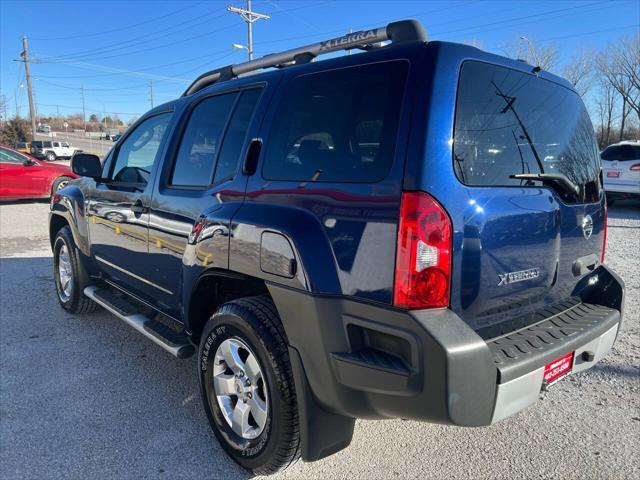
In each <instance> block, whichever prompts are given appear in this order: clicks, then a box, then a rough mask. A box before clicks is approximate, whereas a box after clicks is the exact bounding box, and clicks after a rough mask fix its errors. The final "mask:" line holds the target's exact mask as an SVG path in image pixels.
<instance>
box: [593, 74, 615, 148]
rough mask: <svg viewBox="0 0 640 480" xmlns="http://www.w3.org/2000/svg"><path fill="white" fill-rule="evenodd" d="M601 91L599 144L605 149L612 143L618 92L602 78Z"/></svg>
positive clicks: (598, 101)
mask: <svg viewBox="0 0 640 480" xmlns="http://www.w3.org/2000/svg"><path fill="white" fill-rule="evenodd" d="M599 83H600V89H599V92H598V93H599V94H598V97H597V100H596V106H597V111H598V117H599V121H600V128H599V129H598V144H599V145H600V146H601V147H605V146H607V145H609V144H610V143H611V128H612V126H613V121H614V113H615V108H616V90H615V89H614V88H613V86H612V85H611V83H609V82H608V81H607V79H606V78H603V77H601V78H600V82H599Z"/></svg>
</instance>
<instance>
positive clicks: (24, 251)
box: [0, 203, 640, 479]
mask: <svg viewBox="0 0 640 480" xmlns="http://www.w3.org/2000/svg"><path fill="white" fill-rule="evenodd" d="M47 213H48V204H47V203H15V204H1V205H0V242H1V243H0V254H1V257H2V258H1V259H0V292H1V294H0V295H1V298H0V317H1V318H0V369H1V370H0V478H5V479H18V478H29V479H31V478H93V477H97V478H141V477H143V478H167V479H168V478H171V479H174V478H198V479H202V478H220V477H224V478H247V477H248V475H247V473H246V472H245V471H243V470H241V469H240V468H239V467H237V466H236V465H235V464H234V463H233V462H231V461H230V460H229V459H228V458H227V457H226V456H225V454H224V453H223V451H222V449H221V448H220V447H219V445H218V443H217V442H216V440H215V438H214V436H213V434H212V433H211V432H210V430H209V426H208V424H207V420H206V418H205V415H204V412H203V409H202V408H201V405H200V399H199V396H198V390H197V379H196V375H195V370H196V361H195V357H194V358H191V359H188V360H177V359H174V358H173V357H171V356H170V355H169V354H167V353H165V352H164V351H163V350H161V349H160V348H159V347H157V346H156V345H154V344H153V343H152V342H150V341H148V340H146V339H145V338H144V337H142V336H141V335H140V334H138V333H137V332H135V331H134V330H133V329H131V328H130V327H128V326H126V325H125V324H124V323H123V322H121V321H120V320H118V319H116V318H115V317H114V316H112V315H110V314H108V313H106V312H104V311H100V312H98V313H95V314H93V315H89V316H85V317H76V316H71V315H68V314H66V313H64V312H63V310H62V309H61V308H60V307H59V306H58V303H57V300H56V295H55V290H54V287H53V280H52V278H51V276H52V266H51V265H52V262H51V251H50V248H49V244H48V237H47V227H46V225H47ZM639 247H640V204H637V203H636V204H631V203H626V204H622V203H621V204H617V205H616V206H615V207H613V208H611V209H610V213H609V243H608V252H607V262H608V263H609V264H610V265H611V266H612V267H613V268H614V269H615V270H616V271H617V272H618V273H619V274H620V275H621V276H622V277H623V278H624V280H625V282H626V284H627V300H626V312H625V313H626V315H625V322H624V324H623V327H622V332H621V334H620V335H619V337H618V341H617V343H616V345H615V347H614V350H613V353H612V354H611V355H609V357H607V358H606V359H605V360H604V361H602V362H601V363H600V364H598V365H597V366H596V367H594V368H593V369H591V370H590V371H589V372H585V373H582V374H577V375H575V376H572V377H569V378H568V379H567V380H565V381H563V382H560V383H559V384H557V385H556V386H555V387H554V388H553V389H552V390H551V392H550V393H548V394H547V396H546V397H545V398H544V400H542V401H540V402H538V403H537V404H536V405H534V406H533V407H531V408H530V409H528V410H527V411H525V412H522V413H521V414H519V415H517V416H516V417H514V418H511V419H508V420H506V421H504V422H502V423H500V424H498V425H495V426H493V427H489V428H478V429H460V428H453V427H443V426H438V425H429V424H423V423H417V422H405V421H400V420H393V421H359V422H358V423H357V425H356V431H355V435H354V438H353V443H352V445H351V447H350V448H348V449H347V450H345V451H343V452H341V453H339V454H337V455H334V456H332V457H329V458H327V459H325V460H323V461H320V462H317V463H311V464H304V463H301V462H299V463H298V464H296V465H295V466H293V467H292V468H290V469H289V470H288V471H287V472H286V473H285V474H283V475H281V477H283V478H285V477H286V478H300V477H304V478H392V477H401V478H405V477H406V478H409V477H410V478H445V477H446V478H496V477H500V478H510V479H511V478H522V477H527V478H550V477H554V478H563V479H566V478H579V479H585V478H640V455H638V452H640V306H639V305H640V253H639V252H640V248H639ZM276 478H278V477H276Z"/></svg>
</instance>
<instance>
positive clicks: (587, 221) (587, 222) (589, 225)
mask: <svg viewBox="0 0 640 480" xmlns="http://www.w3.org/2000/svg"><path fill="white" fill-rule="evenodd" d="M592 233H593V219H592V218H591V215H585V216H584V218H583V219H582V234H583V235H584V238H586V239H587V240H588V239H589V238H591V234H592Z"/></svg>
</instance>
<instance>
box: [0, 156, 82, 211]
mask: <svg viewBox="0 0 640 480" xmlns="http://www.w3.org/2000/svg"><path fill="white" fill-rule="evenodd" d="M77 177H78V176H77V175H76V174H74V173H73V172H72V171H71V169H70V168H69V167H67V166H66V165H58V164H50V163H44V162H41V161H39V160H36V159H35V158H33V157H32V156H30V155H28V154H25V153H22V152H19V151H17V150H16V149H14V148H11V147H8V146H6V145H0V200H20V199H27V198H48V197H49V196H50V195H51V194H53V193H55V192H57V191H58V190H60V189H62V188H64V187H65V186H66V185H67V183H68V182H69V180H72V179H74V178H77Z"/></svg>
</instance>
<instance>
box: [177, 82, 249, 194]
mask: <svg viewBox="0 0 640 480" xmlns="http://www.w3.org/2000/svg"><path fill="white" fill-rule="evenodd" d="M237 96H238V94H237V93H230V94H226V95H217V96H215V97H209V98H206V99H204V100H203V101H201V102H200V103H199V104H198V105H196V107H195V108H194V109H193V111H192V112H191V117H190V118H189V123H188V125H187V128H186V130H185V132H184V135H183V137H182V142H181V143H180V149H179V150H178V155H177V157H176V161H175V164H174V167H173V174H172V176H171V182H170V183H171V185H175V186H188V187H202V186H207V185H210V184H211V180H212V178H213V170H214V168H215V165H216V158H217V156H218V152H219V150H220V143H221V141H222V135H223V134H224V128H225V125H226V124H227V119H228V118H229V114H230V113H231V109H232V108H233V104H234V102H235V100H236V98H237Z"/></svg>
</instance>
